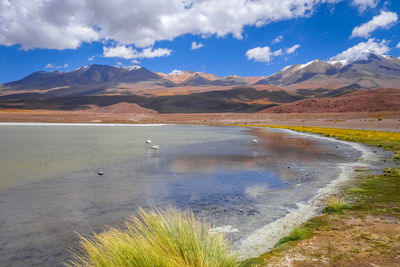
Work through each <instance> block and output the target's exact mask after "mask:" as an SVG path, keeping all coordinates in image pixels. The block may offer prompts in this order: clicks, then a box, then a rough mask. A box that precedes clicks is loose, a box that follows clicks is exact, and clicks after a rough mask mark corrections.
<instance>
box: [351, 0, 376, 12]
mask: <svg viewBox="0 0 400 267" xmlns="http://www.w3.org/2000/svg"><path fill="white" fill-rule="evenodd" d="M378 3H379V0H353V5H354V6H356V7H357V8H358V10H359V11H360V12H364V11H365V10H366V9H367V8H374V7H376V5H377V4H378Z"/></svg>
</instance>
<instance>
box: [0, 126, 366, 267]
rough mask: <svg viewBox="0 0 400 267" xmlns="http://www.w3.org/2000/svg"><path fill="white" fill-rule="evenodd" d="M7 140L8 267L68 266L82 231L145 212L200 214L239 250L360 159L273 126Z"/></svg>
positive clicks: (3, 144)
mask: <svg viewBox="0 0 400 267" xmlns="http://www.w3.org/2000/svg"><path fill="white" fill-rule="evenodd" d="M0 136H1V139H0V152H1V153H0V262H1V263H2V265H5V266H35V265H37V266H60V265H61V263H62V262H65V261H67V260H68V258H69V253H68V248H69V247H76V233H75V232H78V233H80V234H88V233H91V232H93V231H100V230H101V229H102V228H103V227H104V226H105V225H118V224H120V223H122V222H123V221H124V219H125V218H127V217H129V216H130V215H132V214H134V213H135V212H136V209H137V208H138V207H144V208H149V207H161V208H163V207H167V206H174V207H178V208H182V209H191V210H193V211H194V212H195V213H196V214H197V215H198V216H200V217H204V218H206V219H207V220H208V221H209V222H211V223H212V224H214V225H215V226H216V227H225V229H227V230H229V231H230V232H231V233H229V234H228V237H229V238H230V239H231V240H232V242H233V245H234V246H235V244H237V243H238V242H239V241H240V240H242V239H243V238H245V237H246V236H248V235H249V234H251V233H252V232H253V231H254V230H256V229H258V228H260V227H262V226H264V225H266V224H268V223H270V222H272V221H274V220H276V219H277V218H280V217H282V216H284V215H286V214H287V213H288V212H290V211H291V210H293V209H296V208H297V206H296V205H297V204H298V203H301V202H305V201H307V200H308V199H310V198H311V197H313V196H314V195H315V193H316V191H317V190H318V189H320V188H322V187H324V186H325V185H326V184H328V183H329V182H330V181H332V180H333V179H335V178H336V177H337V176H338V173H339V168H338V164H339V163H343V162H347V161H354V159H356V158H358V157H359V156H360V152H359V151H356V150H355V149H353V148H351V147H350V146H348V145H346V144H342V143H340V144H336V143H335V142H326V141H324V140H321V139H314V138H312V137H307V136H299V135H297V134H292V133H287V132H283V131H279V130H268V129H265V128H253V129H247V128H239V127H205V126H178V125H166V126H151V127H149V126H146V127H145V126H132V127H126V126H125V127H122V126H118V125H115V126H113V127H104V126H69V125H64V126H60V125H55V126H49V125H46V126H44V125H0ZM254 138H257V139H259V144H258V145H253V144H252V143H251V142H250V140H252V139H254ZM146 139H152V140H153V144H159V145H160V147H161V149H160V151H158V152H154V151H152V150H150V149H149V148H148V146H146V144H145V143H144V141H145V140H146ZM99 170H101V171H104V175H103V176H99V175H97V172H98V171H99ZM227 226H229V227H227Z"/></svg>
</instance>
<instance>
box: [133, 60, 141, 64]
mask: <svg viewBox="0 0 400 267" xmlns="http://www.w3.org/2000/svg"><path fill="white" fill-rule="evenodd" d="M131 63H132V64H140V61H139V60H137V59H134V60H131Z"/></svg>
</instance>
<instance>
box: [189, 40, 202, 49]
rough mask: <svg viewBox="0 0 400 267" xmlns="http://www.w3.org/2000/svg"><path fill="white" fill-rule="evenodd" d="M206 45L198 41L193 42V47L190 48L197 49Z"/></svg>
mask: <svg viewBox="0 0 400 267" xmlns="http://www.w3.org/2000/svg"><path fill="white" fill-rule="evenodd" d="M203 46H204V45H203V44H202V43H196V42H192V47H191V48H190V50H196V49H199V48H202V47H203Z"/></svg>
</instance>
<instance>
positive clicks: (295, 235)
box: [275, 227, 312, 247]
mask: <svg viewBox="0 0 400 267" xmlns="http://www.w3.org/2000/svg"><path fill="white" fill-rule="evenodd" d="M311 235H312V231H311V230H310V229H308V228H306V227H297V228H295V229H294V230H293V231H292V232H290V234H289V235H287V236H284V237H282V238H281V239H280V240H279V241H278V243H276V245H275V247H277V246H279V245H281V244H283V243H286V242H290V241H298V240H303V239H306V238H307V237H310V236H311Z"/></svg>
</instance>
